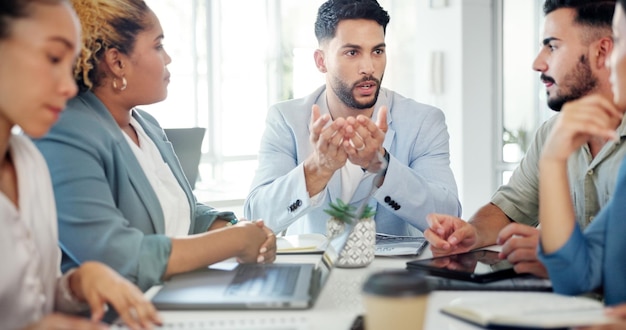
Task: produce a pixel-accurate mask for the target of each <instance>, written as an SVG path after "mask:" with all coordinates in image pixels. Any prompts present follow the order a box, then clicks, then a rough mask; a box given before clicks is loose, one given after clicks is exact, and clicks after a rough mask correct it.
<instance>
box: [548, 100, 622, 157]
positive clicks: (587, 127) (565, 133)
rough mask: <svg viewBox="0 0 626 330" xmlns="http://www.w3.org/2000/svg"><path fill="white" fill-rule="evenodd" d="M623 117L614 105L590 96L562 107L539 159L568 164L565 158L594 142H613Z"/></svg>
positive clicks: (608, 101)
mask: <svg viewBox="0 0 626 330" xmlns="http://www.w3.org/2000/svg"><path fill="white" fill-rule="evenodd" d="M622 117H623V114H622V113H621V112H620V111H619V110H618V109H617V108H616V107H615V105H614V104H613V102H611V101H610V100H608V99H606V98H604V97H603V96H600V95H590V96H587V97H584V98H581V99H579V100H576V101H572V102H568V103H566V104H565V105H564V106H563V109H562V110H561V113H560V114H559V118H558V119H557V120H556V123H555V124H554V127H553V128H552V131H551V132H550V135H549V136H548V139H547V140H546V143H545V144H544V147H543V150H542V156H541V157H542V158H543V159H546V160H548V159H550V160H556V161H560V162H565V161H567V159H568V157H569V156H570V155H571V154H572V153H573V152H574V151H576V150H578V149H579V148H580V147H581V146H582V145H583V144H585V143H587V142H589V141H590V140H592V139H593V138H597V139H602V140H605V141H606V140H615V139H617V138H618V136H617V133H616V132H615V130H616V129H617V127H618V126H619V124H620V122H621V121H622Z"/></svg>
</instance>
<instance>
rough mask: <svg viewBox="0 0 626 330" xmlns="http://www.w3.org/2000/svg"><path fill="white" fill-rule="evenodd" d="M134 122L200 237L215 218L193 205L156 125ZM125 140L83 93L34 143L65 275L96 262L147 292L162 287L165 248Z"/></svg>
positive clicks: (146, 186)
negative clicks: (178, 190)
mask: <svg viewBox="0 0 626 330" xmlns="http://www.w3.org/2000/svg"><path fill="white" fill-rule="evenodd" d="M133 116H134V118H135V119H137V121H138V122H139V123H140V124H141V126H142V127H143V129H144V130H145V132H146V134H147V135H148V136H149V137H150V139H152V141H154V143H155V144H156V146H157V148H158V149H159V151H160V153H161V155H162V157H163V160H164V161H165V162H166V163H167V164H168V165H169V167H170V168H171V169H172V172H173V173H174V176H175V177H176V179H177V180H178V182H179V183H180V185H181V187H182V188H183V190H184V191H185V194H186V195H187V200H188V202H189V205H190V209H191V214H190V215H189V217H190V218H191V226H190V231H189V233H190V234H192V233H200V232H204V231H206V230H207V229H208V228H209V226H210V225H211V224H212V222H213V220H215V218H216V217H217V213H218V212H217V211H216V210H215V209H213V208H211V207H208V206H206V205H203V204H199V203H197V202H196V200H195V197H194V195H193V193H192V190H191V187H190V186H189V183H188V182H187V179H186V178H185V176H184V174H183V171H182V168H181V166H180V164H179V162H178V159H177V158H176V155H175V154H174V150H173V148H172V145H171V144H170V143H169V142H168V141H167V138H166V137H165V134H164V132H163V130H162V129H161V127H160V126H159V124H158V123H157V121H156V120H155V119H154V118H153V117H152V116H150V115H149V114H147V113H145V112H144V111H141V110H136V111H134V115H133ZM123 134H124V133H122V131H121V129H120V127H119V126H118V125H117V123H116V122H115V120H114V119H113V117H112V116H111V114H110V112H109V111H108V110H107V108H106V107H105V106H104V104H103V103H102V102H100V100H99V99H98V98H97V97H96V96H95V95H94V94H93V93H91V92H86V93H82V94H80V95H78V96H77V97H75V98H74V99H72V100H70V101H69V103H68V105H67V108H66V109H65V111H64V112H63V113H62V114H61V117H60V119H59V121H58V123H57V124H56V125H55V126H53V128H52V129H51V131H50V133H49V134H48V135H46V136H45V137H44V138H42V139H39V140H35V141H34V142H35V144H36V145H37V147H38V148H39V150H40V151H41V153H42V154H43V155H44V157H45V159H46V161H47V163H48V167H49V169H50V175H51V177H52V183H53V186H54V194H55V199H56V206H57V212H58V219H59V241H60V245H61V249H62V251H63V260H62V269H63V271H66V270H67V269H69V268H72V267H76V266H77V265H80V264H81V263H82V262H84V261H87V260H97V261H101V262H103V263H105V264H107V265H109V266H110V267H112V268H113V269H115V270H116V271H118V272H119V273H120V274H122V275H123V276H125V277H126V278H128V279H129V280H131V281H132V282H134V283H136V284H137V285H138V286H139V287H140V288H141V289H143V290H147V289H148V288H150V287H151V286H152V285H154V284H158V283H160V282H161V277H162V276H163V274H164V272H165V269H166V267H167V263H168V260H169V256H170V251H171V241H170V238H168V237H166V236H165V235H164V233H165V224H164V217H163V212H162V210H161V207H160V204H159V200H158V198H157V196H156V193H155V192H154V190H153V189H152V186H151V185H150V182H149V181H148V178H147V177H146V176H145V174H144V172H143V170H142V168H141V166H140V165H139V162H138V161H137V158H136V157H135V155H134V154H133V151H132V150H131V148H130V146H129V145H128V142H127V141H126V139H125V137H124V136H123Z"/></svg>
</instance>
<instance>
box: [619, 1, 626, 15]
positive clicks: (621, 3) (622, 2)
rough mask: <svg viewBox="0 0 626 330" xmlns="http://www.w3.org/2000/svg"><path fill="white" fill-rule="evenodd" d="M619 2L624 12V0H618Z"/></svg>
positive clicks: (625, 7) (625, 3)
mask: <svg viewBox="0 0 626 330" xmlns="http://www.w3.org/2000/svg"><path fill="white" fill-rule="evenodd" d="M619 4H620V5H622V10H623V11H624V12H625V13H626V0H619Z"/></svg>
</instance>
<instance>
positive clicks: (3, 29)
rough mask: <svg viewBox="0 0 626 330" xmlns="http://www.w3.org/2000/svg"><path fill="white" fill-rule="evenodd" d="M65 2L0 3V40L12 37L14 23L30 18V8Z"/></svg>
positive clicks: (9, 0)
mask: <svg viewBox="0 0 626 330" xmlns="http://www.w3.org/2000/svg"><path fill="white" fill-rule="evenodd" d="M64 1H65V0H2V1H0V40H2V39H5V38H7V37H9V36H10V35H11V25H12V22H13V21H14V20H16V19H19V18H26V17H28V16H30V6H31V5H33V4H35V3H43V4H52V5H54V4H58V3H61V2H64Z"/></svg>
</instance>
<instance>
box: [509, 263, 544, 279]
mask: <svg viewBox="0 0 626 330" xmlns="http://www.w3.org/2000/svg"><path fill="white" fill-rule="evenodd" d="M514 265H515V266H514V267H513V269H514V270H515V272H516V273H518V274H532V275H535V276H537V277H541V278H548V271H547V270H546V268H545V267H544V266H543V264H542V263H541V262H539V261H538V260H537V261H524V262H520V263H516V264H514Z"/></svg>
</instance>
